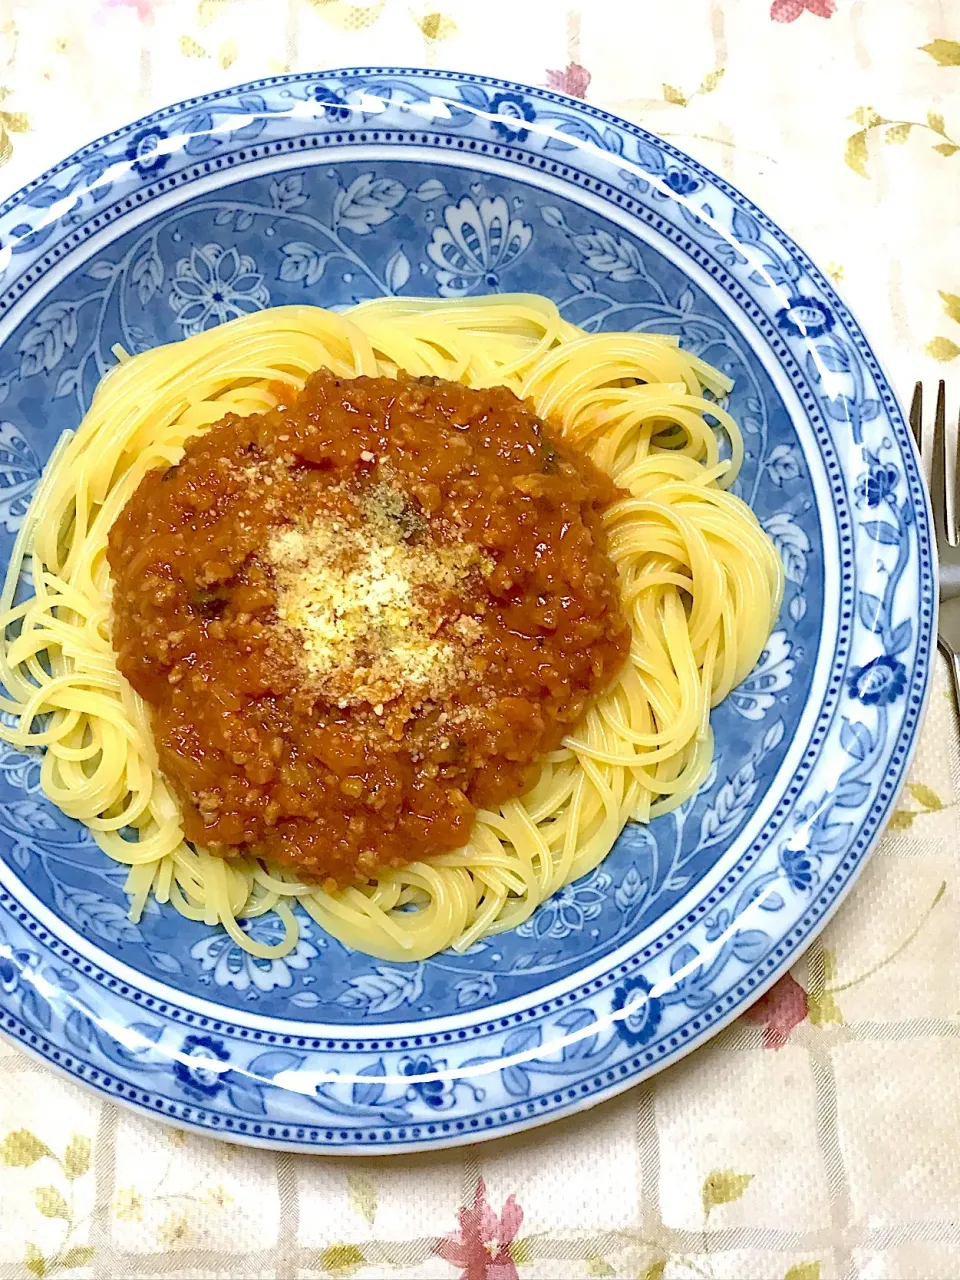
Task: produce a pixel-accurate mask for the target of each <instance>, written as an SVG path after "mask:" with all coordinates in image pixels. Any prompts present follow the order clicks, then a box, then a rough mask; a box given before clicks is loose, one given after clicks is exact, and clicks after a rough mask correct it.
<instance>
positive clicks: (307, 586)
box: [267, 483, 493, 715]
mask: <svg viewBox="0 0 960 1280" xmlns="http://www.w3.org/2000/svg"><path fill="white" fill-rule="evenodd" d="M356 510H357V517H358V518H357V519H356V520H353V519H350V520H348V519H347V518H345V517H344V516H343V515H339V516H337V517H334V516H332V515H331V516H321V517H320V518H318V519H316V520H314V521H313V522H312V523H311V524H310V525H308V526H301V525H293V526H287V527H285V528H283V529H281V530H279V531H277V532H276V533H275V534H274V535H273V537H272V538H271V540H270V542H269V544H268V547H267V555H268V558H269V560H270V562H271V563H272V565H273V568H274V574H275V579H276V586H277V612H278V616H279V620H280V622H281V624H282V625H284V626H286V627H288V628H290V629H291V630H292V631H293V632H295V633H296V635H297V637H298V639H299V641H300V643H301V644H302V660H303V662H304V664H305V666H306V667H307V669H308V671H309V673H310V676H311V680H312V682H313V683H314V684H316V685H317V686H318V687H319V688H320V690H321V691H322V693H323V694H324V696H325V697H327V698H329V699H331V700H332V701H335V702H337V703H339V705H340V706H344V707H345V706H350V705H355V704H357V703H360V702H366V703H369V704H370V705H371V706H372V707H373V708H374V712H375V714H377V715H382V714H383V710H384V704H387V703H390V702H392V701H394V700H395V699H398V698H402V699H403V700H404V701H406V702H408V703H409V704H411V705H414V704H416V703H418V702H420V701H422V700H423V699H424V698H425V697H427V696H430V697H431V698H441V697H443V696H444V695H445V694H446V692H447V691H448V690H449V689H450V688H451V687H452V686H453V685H454V684H455V683H456V682H457V681H458V680H460V679H462V678H463V675H464V673H465V671H466V666H467V657H468V654H467V651H468V649H469V647H470V645H471V644H472V643H473V642H474V641H475V640H476V639H477V638H478V637H479V631H480V629H479V626H478V624H477V622H476V620H475V619H474V618H473V617H472V616H470V615H469V614H466V615H465V614H463V611H462V601H463V600H464V599H469V596H470V593H469V590H468V586H469V583H468V579H469V578H470V577H471V576H475V575H478V574H486V573H489V572H490V571H491V570H492V568H493V564H492V561H491V560H490V559H489V557H487V556H485V555H483V553H482V552H481V551H480V550H479V549H478V548H477V547H476V546H475V545H474V544H472V543H455V544H452V545H451V544H444V543H440V542H437V541H436V540H435V539H434V538H433V536H432V534H431V533H430V530H429V527H428V525H427V523H426V521H425V520H424V519H423V517H422V516H420V515H419V513H418V512H417V511H416V510H415V509H414V508H413V507H412V505H411V504H410V503H409V501H408V500H407V498H406V496H405V495H404V494H403V493H402V492H401V491H400V490H398V489H395V488H393V487H392V486H390V485H389V484H386V483H378V484H374V485H372V486H370V488H368V489H367V490H365V491H364V493H363V494H362V495H361V496H360V497H359V499H357V508H356Z"/></svg>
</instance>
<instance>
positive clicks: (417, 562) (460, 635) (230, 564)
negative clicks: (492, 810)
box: [108, 370, 629, 887]
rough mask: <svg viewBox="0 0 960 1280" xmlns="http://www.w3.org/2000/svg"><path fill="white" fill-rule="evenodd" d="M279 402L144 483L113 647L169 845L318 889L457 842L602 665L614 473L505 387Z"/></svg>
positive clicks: (612, 581)
mask: <svg viewBox="0 0 960 1280" xmlns="http://www.w3.org/2000/svg"><path fill="white" fill-rule="evenodd" d="M285 395H286V397H287V399H286V402H285V403H282V404H281V405H279V406H278V408H276V409H275V410H271V411H270V412H267V413H263V414H254V415H251V416H249V417H242V418H241V417H237V416H235V415H228V416H227V417H225V418H224V419H223V421H222V422H221V423H219V424H217V425H216V426H214V427H212V428H211V429H210V430H209V431H208V432H207V433H205V434H204V435H202V436H197V437H195V438H193V439H191V440H189V441H188V442H187V445H186V450H185V453H184V457H183V459H182V460H181V461H180V463H179V464H178V465H176V466H174V467H171V468H169V469H168V470H165V471H164V470H155V471H151V472H149V473H148V474H147V475H146V476H145V477H144V479H143V481H142V482H141V484H140V485H139V487H138V488H137V490H136V492H135V493H134V494H133V496H132V497H131V498H130V500H129V501H128V503H127V505H126V507H125V508H124V510H123V511H122V512H121V514H120V516H119V517H118V518H117V520H116V521H115V523H114V525H113V528H112V529H111V531H110V537H109V547H108V559H109V564H110V569H111V574H112V578H113V602H112V607H113V644H114V647H115V649H116V652H117V656H118V663H119V667H120V670H121V672H122V673H123V675H124V676H125V677H126V678H127V679H128V680H129V681H130V683H131V684H132V685H133V687H134V688H135V689H136V690H137V692H138V693H139V694H140V695H141V696H142V697H143V698H144V699H145V700H146V701H147V703H149V705H150V707H151V711H152V721H153V729H154V737H155V740H156V745H157V750H158V753H159V758H160V766H161V769H162V770H163V772H164V774H165V776H166V777H167V778H168V779H169V780H170V782H171V783H172V785H173V787H174V788H175V790H176V792H177V794H178V795H179V797H180V799H181V801H182V804H183V813H184V830H185V834H186V836H187V838H188V839H189V840H191V841H194V842H195V843H197V844H200V845H202V846H203V847H205V848H207V849H209V850H211V851H212V852H214V853H218V854H220V855H222V856H226V857H229V856H234V855H237V854H242V853H243V854H254V855H256V856H260V857H266V858H269V859H273V860H275V861H277V862H280V863H284V864H288V865H291V866H294V867H296V868H297V869H298V871H299V872H300V873H301V874H302V875H303V876H304V878H305V879H309V880H317V881H324V882H326V883H328V886H329V887H332V886H333V885H334V884H337V885H343V884H349V883H354V882H357V881H359V880H363V879H366V878H369V877H370V876H371V875H372V874H373V873H374V872H375V871H376V870H377V869H378V868H380V867H385V866H398V865H401V864H403V863H406V862H410V861H413V860H416V859H418V858H421V857H424V856H427V855H430V854H434V853H438V852H442V851H445V850H449V849H454V848H458V847H460V846H461V845H463V844H464V843H466V841H467V840H468V838H469V835H470V829H471V826H472V823H473V820H474V817H475V814H476V810H477V808H478V807H491V806H497V805H499V804H501V803H503V802H504V801H506V800H508V799H511V798H512V797H515V796H518V795H520V794H522V793H523V792H524V791H525V790H526V789H527V788H528V787H529V786H530V785H531V783H532V782H533V780H534V779H535V777H536V769H537V761H538V759H539V758H540V757H541V756H542V754H543V753H544V752H547V751H550V750H553V749H555V748H556V747H557V746H558V745H559V744H560V742H561V741H562V739H563V737H564V736H565V735H566V734H567V733H568V732H569V731H570V729H571V727H572V726H573V725H574V724H575V723H576V721H577V720H579V719H580V717H581V716H582V714H583V712H584V709H585V707H586V706H587V703H588V700H589V699H590V698H591V697H592V696H594V695H595V694H597V693H598V692H599V691H601V690H602V689H603V688H604V687H605V686H607V685H608V684H609V683H610V681H611V680H612V678H613V677H614V675H615V674H616V672H617V671H618V669H619V667H620V665H621V664H622V662H623V660H624V658H625V657H626V654H627V652H628V648H629V629H628V627H627V625H626V623H625V621H624V618H623V616H622V614H621V611H620V604H619V594H618V584H617V573H616V569H615V567H614V565H613V563H612V561H611V560H610V558H609V556H608V554H607V550H606V543H605V538H604V533H603V528H602V511H603V508H604V506H605V505H606V504H607V503H609V502H610V501H612V500H614V499H615V498H616V497H617V496H618V490H617V489H616V488H615V486H614V485H613V483H612V481H610V480H609V479H608V478H607V477H605V476H604V475H603V474H602V473H601V472H600V471H598V470H597V468H595V467H594V466H593V464H592V463H590V462H589V460H588V459H586V458H585V457H583V456H582V455H581V454H580V453H579V452H578V451H577V450H576V449H574V448H573V447H572V446H571V445H569V444H567V443H566V442H564V441H563V440H562V439H561V438H560V436H559V433H557V432H554V431H552V430H551V429H550V427H549V426H548V425H547V424H546V423H544V422H542V421H541V420H540V419H539V418H537V416H536V415H535V414H534V413H533V412H532V410H531V408H530V407H529V405H527V404H524V403H523V402H522V401H520V400H519V399H518V398H517V397H516V396H515V395H514V394H513V393H512V392H510V391H508V390H507V389H506V388H503V387H494V388H492V389H488V390H482V391H478V390H472V389H470V388H468V387H463V386H461V385H459V384H455V383H449V382H443V381H440V380H438V379H415V378H411V377H408V376H406V375H403V374H401V376H400V377H399V378H398V379H390V378H356V379H344V378H336V377H334V376H333V375H332V374H331V373H329V372H328V371H326V370H321V371H319V372H317V373H315V374H314V375H312V377H311V378H310V379H309V380H308V382H307V384H306V386H305V387H304V388H303V390H302V392H301V393H300V394H299V395H298V396H293V395H292V394H291V393H289V392H285Z"/></svg>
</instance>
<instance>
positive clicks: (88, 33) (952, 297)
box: [0, 0, 960, 1280]
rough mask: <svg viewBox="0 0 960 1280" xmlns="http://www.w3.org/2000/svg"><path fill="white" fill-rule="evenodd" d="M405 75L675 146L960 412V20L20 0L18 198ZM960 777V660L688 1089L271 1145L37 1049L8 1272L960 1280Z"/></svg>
mask: <svg viewBox="0 0 960 1280" xmlns="http://www.w3.org/2000/svg"><path fill="white" fill-rule="evenodd" d="M435 5H439V6H440V7H434V6H435ZM376 63H389V64H392V65H412V66H416V65H421V66H422V65H427V66H448V67H455V68H460V69H464V70H470V71H478V72H485V73H488V74H494V75H502V76H507V77H511V78H514V79H518V80H522V81H526V82H529V83H532V84H546V85H549V86H551V87H554V88H558V89H562V90H565V91H566V92H568V93H572V94H575V95H578V96H581V97H585V98H587V99H588V100H589V101H590V102H593V103H596V104H598V105H600V106H603V107H606V108H609V109H610V110H612V111H615V112H618V113H620V114H621V115H624V116H626V117H627V118H629V119H631V120H634V121H637V122H638V123H640V124H643V125H644V126H646V127H647V128H649V129H652V130H654V131H655V132H657V133H659V134H661V135H662V136H664V137H667V138H670V139H672V140H674V141H675V142H676V143H677V145H679V146H680V147H683V148H685V149H686V150H688V151H689V152H691V153H692V154H693V155H694V156H696V157H698V158H699V159H701V160H703V161H705V162H706V163H707V164H708V165H710V166H712V167H713V168H714V169H716V170H718V171H719V172H720V173H721V174H722V175H724V176H725V177H727V178H729V179H730V180H731V181H732V182H734V183H735V184H736V185H737V186H739V187H740V188H741V189H742V190H743V191H744V192H746V193H747V194H748V195H749V196H750V197H752V198H753V199H754V200H755V201H757V202H758V203H759V204H760V205H761V206H762V207H763V208H764V209H766V210H767V211H768V212H769V213H770V214H771V215H772V216H773V217H774V218H775V219H776V220H777V221H778V222H779V223H780V225H781V226H783V227H784V228H785V229H786V230H787V231H789V232H790V233H791V234H792V235H794V236H795V237H796V238H797V239H798V240H799V241H800V243H801V244H802V245H803V246H804V247H805V248H806V249H807V250H808V251H809V252H810V253H811V254H812V255H813V256H814V258H815V259H816V260H817V261H818V262H819V263H820V264H821V265H823V266H824V267H825V268H826V269H827V270H828V271H829V273H830V275H831V276H832V278H833V279H834V281H836V283H837V285H838V288H839V289H840V291H841V292H842V293H843V294H844V295H845V296H846V298H847V300H848V301H849V302H850V304H851V305H852V307H853V309H854V311H855V313H856V314H857V315H858V316H859V317H860V319H861V320H862V321H863V323H864V325H865V326H866V329H867V332H868V334H869V336H870V337H871V338H872V340H873V342H874V343H875V345H876V347H877V349H878V351H879V353H880V355H881V358H882V359H883V360H884V361H885V363H886V365H887V367H888V369H889V370H890V372H891V373H892V375H893V378H894V381H895V383H896V385H897V386H898V388H899V391H900V393H901V395H902V396H903V397H904V398H905V399H906V398H908V397H909V393H910V390H911V389H912V385H913V382H914V380H915V379H916V378H919V377H925V378H935V377H937V376H946V377H948V378H950V377H951V375H954V378H953V380H954V382H955V384H956V386H957V389H958V391H960V376H957V375H960V219H958V216H957V213H958V206H960V201H958V196H960V185H958V179H960V154H958V153H960V3H958V0H912V2H908V0H773V3H772V4H771V3H770V0H725V2H721V0H590V2H589V3H585V4H583V5H581V6H578V5H573V4H571V5H568V4H565V3H563V2H562V0H428V3H423V2H422V0H365V2H358V3H351V2H350V0H22V2H21V0H0V165H2V167H0V195H6V194H7V193H8V192H9V191H12V190H14V189H15V188H16V187H17V186H19V185H20V184H21V183H22V182H24V181H26V180H27V179H29V178H32V177H33V176H35V175H36V174H37V173H38V172H39V171H40V170H41V169H43V168H44V167H46V166H47V165H48V164H51V163H53V162H55V161H56V160H58V159H60V158H61V157H62V156H63V155H65V154H66V153H67V152H69V151H70V150H72V149H73V148H75V147H77V146H79V145H81V144H82V143H84V142H87V141H88V140H90V139H91V138H93V137H95V136H97V135H99V134H101V133H104V132H106V131H107V130H109V129H111V128H113V127H115V126H117V125H120V124H123V123H125V122H126V121H128V120H131V119H133V118H134V117H136V116H138V115H141V114H143V113H144V112H147V111H150V110H152V109H153V108H155V107H159V106H162V105H164V104H166V103H168V102H172V101H174V100H176V99H179V98H184V97H188V96H190V95H192V94H196V93H202V92H205V91H207V90H210V89H214V88H217V87H220V86H224V85H228V84H231V83H236V82H239V81H242V80H245V79H250V78H254V77H257V76H261V75H264V74H274V73H278V72H283V71H299V70H305V69H312V68H322V67H328V66H338V65H357V64H376ZM958 786H960V740H958V734H957V728H956V722H955V718H954V711H953V707H952V704H951V701H950V696H949V690H948V687H947V683H946V677H945V672H944V671H943V670H942V669H941V670H940V671H938V674H937V678H936V682H935V684H934V688H933V693H932V697H931V701H930V708H929V712H928V715H927V719H926V723H925V726H924V729H923V733H922V737H921V741H920V747H919V750H918V753H917V756H916V759H915V762H914V765H913V768H912V771H911V775H910V781H909V783H908V785H907V788H906V791H905V792H904V794H903V797H902V799H901V801H900V805H899V808H898V809H897V811H896V813H895V814H894V817H893V820H892V822H891V823H890V826H889V828H888V830H887V833H886V834H885V836H884V838H883V840H882V842H881V844H880V846H879V849H878V850H877V852H876V853H875V855H874V856H873V858H872V859H871V861H870V863H869V865H868V866H867V868H866V870H865V871H864V873H863V875H862V877H861V878H860V880H859V882H858V884H857V886H856V887H855V889H854V891H853V892H852V894H851V895H850V897H849V899H848V900H847V902H846V903H845V904H844V906H843V907H842V909H841V910H840V912H839V913H838V915H837V916H836V918H835V919H834V920H833V922H832V923H831V924H830V925H829V927H828V928H827V929H826V931H825V932H824V934H823V935H822V937H821V939H820V940H819V941H818V942H817V943H815V944H814V946H813V947H812V948H811V950H810V951H809V952H808V953H807V955H806V957H805V958H804V959H803V960H802V961H801V962H800V963H799V964H798V965H797V966H796V968H795V969H794V970H793V972H792V973H791V974H790V975H788V976H787V977H785V978H783V979H782V980H781V981H780V982H779V983H778V985H777V986H776V987H775V988H774V989H773V990H772V991H771V992H770V993H769V994H768V995H767V996H766V997H765V998H764V999H763V1000H762V1001H761V1002H760V1004H758V1005H756V1006H755V1007H754V1008H753V1010H751V1011H750V1013H749V1014H748V1015H747V1016H746V1017H744V1018H742V1019H740V1021H739V1022H737V1023H735V1024H734V1025H733V1026H731V1027H729V1028H728V1029H727V1030H726V1031H724V1032H723V1033H722V1034H720V1035H719V1036H718V1037H717V1038H716V1039H715V1040H713V1041H712V1042H711V1043H710V1044H709V1045H708V1046H707V1047H705V1048H703V1049H701V1050H700V1051H698V1052H696V1053H694V1054H693V1055H691V1056H690V1057H688V1058H687V1059H686V1060H684V1061H683V1062H682V1063H680V1064H679V1065H677V1066H675V1067H674V1068H672V1069H671V1070H669V1071H666V1072H664V1073H663V1074H661V1075H660V1076H658V1077H657V1078H656V1079H655V1080H652V1081H650V1082H647V1083H646V1084H644V1085H641V1086H639V1087H637V1088H634V1089H632V1090H630V1091H628V1092H627V1093H625V1094H624V1095H622V1096H621V1097H620V1098H618V1099H616V1100H614V1101H612V1102H609V1103H607V1104H605V1105H602V1106H599V1107H597V1108H596V1109H595V1110H592V1111H590V1112H587V1113H585V1114H583V1115H581V1116H577V1117H574V1118H572V1119H568V1120H565V1121H562V1122H559V1123H556V1124H553V1125H550V1126H549V1127H547V1128H545V1129H540V1130H536V1131H533V1132H531V1133H529V1134H528V1135H525V1136H520V1137H515V1138H509V1139H504V1140H501V1141H497V1142H491V1143H489V1144H486V1145H480V1146H476V1147H474V1148H471V1149H467V1150H462V1149H461V1150H455V1151H451V1152H448V1153H441V1154H436V1155H422V1156H411V1157H398V1158H392V1159H390V1158H380V1159H346V1158H344V1159H338V1158H319V1157H299V1156H292V1155H287V1154H282V1155H277V1154H274V1153H271V1152H266V1151H257V1150H247V1149H241V1148H237V1147H231V1146H229V1145H227V1144H225V1143H220V1142H216V1141H212V1140H209V1139H203V1138H199V1137H192V1136H187V1135H186V1134H184V1133H182V1132H179V1131H177V1130H174V1129H168V1128H164V1127H163V1126H161V1125H159V1124H155V1123H152V1122H150V1121H148V1120H146V1119H141V1118H140V1117H139V1116H137V1115H134V1114H132V1113H130V1112H127V1111H125V1110H122V1109H118V1108H117V1107H115V1106H113V1105H112V1104H110V1103H108V1102H102V1101H100V1100H99V1099H98V1098H97V1097H95V1096H94V1095H93V1094H90V1093H87V1092H85V1091H84V1090H82V1089H80V1088H77V1087H75V1086H74V1085H72V1084H70V1083H67V1082H65V1081H63V1080H61V1079H60V1078H59V1077H57V1076H55V1075H54V1074H53V1073H52V1072H50V1071H49V1070H47V1069H46V1068H45V1067H43V1066H40V1065H38V1064H36V1063H34V1062H33V1061H31V1060H29V1059H28V1058H26V1057H24V1056H23V1055H22V1054H20V1053H19V1052H18V1051H16V1050H15V1049H14V1048H13V1047H12V1046H9V1045H6V1044H3V1045H2V1046H0V1059H2V1061H0V1278H3V1277H14V1276H24V1275H33V1276H38V1277H39V1276H45V1275H49V1276H62V1277H68V1276H78V1277H79V1276H84V1277H86V1276H90V1277H106V1278H110V1280H113V1278H114V1277H126V1276H138V1277H154V1276H156V1277H160V1276H163V1277H175V1276H183V1277H207V1276H209V1277H223V1276H241V1277H248V1276H249V1277H253V1276H264V1277H268V1276H269V1277H277V1278H278V1280H279V1278H282V1277H294V1276H296V1277H329V1276H339V1277H352V1276H356V1277H358V1278H362V1277H393V1276H397V1277H433V1276H436V1277H452V1276H457V1275H462V1276H465V1277H467V1280H515V1277H520V1278H521V1280H522V1278H524V1277H527V1278H529V1280H541V1278H542V1280H547V1278H549V1277H562V1278H563V1280H573V1278H576V1280H579V1278H580V1277H588V1276H594V1277H603V1276H615V1277H636V1280H661V1278H662V1280H674V1278H677V1280H679V1278H681V1277H683V1278H687V1277H690V1278H691V1280H692V1278H695V1277H702V1278H703V1280H721V1278H722V1277H758V1278H763V1280H767V1278H768V1277H773V1278H776V1280H780V1277H783V1278H784V1280H828V1277H838V1278H839V1277H860V1278H862V1280H881V1278H882V1277H896V1278H900V1277H922V1278H924V1280H926V1278H930V1277H944V1278H949V1280H955V1278H956V1277H957V1276H960V941H958V939H960V820H958V808H957V804H958V796H960V789H958Z"/></svg>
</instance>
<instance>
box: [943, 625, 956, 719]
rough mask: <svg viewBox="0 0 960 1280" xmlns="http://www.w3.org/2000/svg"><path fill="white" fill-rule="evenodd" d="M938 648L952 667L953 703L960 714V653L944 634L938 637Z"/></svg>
mask: <svg viewBox="0 0 960 1280" xmlns="http://www.w3.org/2000/svg"><path fill="white" fill-rule="evenodd" d="M937 648H938V649H939V650H940V652H941V653H942V654H943V656H944V657H945V658H946V660H947V664H948V666H949V667H950V680H951V682H952V684H953V705H954V707H955V708H956V710H957V714H958V715H960V653H957V652H956V651H955V650H954V649H952V648H951V647H950V645H949V644H947V642H946V640H944V638H943V636H938V637H937Z"/></svg>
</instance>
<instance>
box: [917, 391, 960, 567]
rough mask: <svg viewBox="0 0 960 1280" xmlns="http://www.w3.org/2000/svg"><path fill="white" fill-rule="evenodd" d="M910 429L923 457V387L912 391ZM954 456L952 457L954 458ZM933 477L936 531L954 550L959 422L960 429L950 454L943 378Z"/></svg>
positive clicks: (959, 542) (958, 540)
mask: <svg viewBox="0 0 960 1280" xmlns="http://www.w3.org/2000/svg"><path fill="white" fill-rule="evenodd" d="M910 429H911V431H912V432H913V438H914V439H915V440H916V442H917V448H918V449H919V450H920V455H921V457H924V458H925V455H924V448H923V385H922V383H919V382H918V383H917V385H916V386H915V387H914V389H913V401H912V403H911V405H910ZM951 454H952V456H951ZM931 461H932V467H931V474H930V499H931V502H932V504H933V516H934V520H935V521H936V525H937V532H938V534H941V533H942V535H943V536H944V537H945V538H946V540H947V543H948V544H949V545H950V546H951V547H958V546H960V529H958V526H957V515H958V510H960V501H958V494H957V484H958V479H960V422H958V427H957V443H956V446H955V448H954V449H953V450H952V451H951V450H949V449H948V447H947V390H946V386H945V385H944V382H943V379H942V378H941V379H940V385H939V387H938V388H937V412H936V414H935V416H934V420H933V457H932V459H931Z"/></svg>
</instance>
